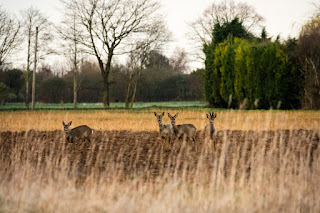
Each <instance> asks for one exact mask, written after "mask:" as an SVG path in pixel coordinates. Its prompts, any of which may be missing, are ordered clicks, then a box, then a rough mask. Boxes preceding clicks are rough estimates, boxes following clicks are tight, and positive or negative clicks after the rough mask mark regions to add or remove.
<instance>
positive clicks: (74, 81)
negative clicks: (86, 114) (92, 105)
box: [73, 67, 78, 109]
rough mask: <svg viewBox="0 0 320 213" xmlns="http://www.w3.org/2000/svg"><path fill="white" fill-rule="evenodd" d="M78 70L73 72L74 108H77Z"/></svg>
mask: <svg viewBox="0 0 320 213" xmlns="http://www.w3.org/2000/svg"><path fill="white" fill-rule="evenodd" d="M77 86H78V82H77V68H76V67H75V70H74V71H73V108H74V109H76V108H77Z"/></svg>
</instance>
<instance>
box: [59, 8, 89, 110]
mask: <svg viewBox="0 0 320 213" xmlns="http://www.w3.org/2000/svg"><path fill="white" fill-rule="evenodd" d="M70 12H71V13H70ZM64 17H65V19H64V20H63V21H62V23H61V25H60V26H59V27H58V28H57V29H58V33H59V34H60V36H61V38H62V39H61V46H62V49H63V53H64V55H65V56H66V57H67V58H68V60H69V61H70V62H71V67H72V68H71V69H72V72H73V107H74V108H77V93H78V77H77V76H78V69H79V65H80V62H81V60H82V53H83V52H84V50H83V48H82V46H81V43H80V38H81V33H82V32H81V29H82V28H81V26H79V25H80V23H79V22H78V19H77V17H76V14H75V13H74V11H70V10H69V11H68V10H66V11H65V13H64Z"/></svg>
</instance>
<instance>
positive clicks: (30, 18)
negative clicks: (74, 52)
mask: <svg viewBox="0 0 320 213" xmlns="http://www.w3.org/2000/svg"><path fill="white" fill-rule="evenodd" d="M21 15H22V17H23V32H24V35H25V38H26V42H27V67H26V68H27V72H26V79H25V80H26V99H25V105H26V108H27V109H28V108H29V102H30V101H29V94H30V88H29V87H30V86H29V83H30V78H31V76H30V66H31V64H32V63H34V62H35V61H36V60H37V59H35V58H32V55H34V50H35V47H34V44H35V42H32V40H33V39H35V34H36V27H38V33H39V40H38V43H37V45H38V48H37V50H38V54H37V55H38V56H37V57H38V59H39V60H41V59H43V58H44V57H45V55H47V54H50V53H52V52H53V50H52V49H51V48H50V45H49V44H50V41H51V40H52V35H51V33H50V25H51V24H50V22H49V21H48V20H47V18H45V17H44V15H43V14H42V13H41V12H40V10H38V9H35V8H33V7H30V8H28V9H27V10H25V11H22V12H21ZM34 71H35V70H34Z"/></svg>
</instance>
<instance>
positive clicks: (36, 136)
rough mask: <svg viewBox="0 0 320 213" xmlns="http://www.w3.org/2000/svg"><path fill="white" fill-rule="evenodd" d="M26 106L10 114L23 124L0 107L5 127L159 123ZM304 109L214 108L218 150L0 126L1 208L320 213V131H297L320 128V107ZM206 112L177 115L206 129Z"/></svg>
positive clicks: (138, 116)
mask: <svg viewBox="0 0 320 213" xmlns="http://www.w3.org/2000/svg"><path fill="white" fill-rule="evenodd" d="M24 113H26V112H23V113H17V114H15V113H11V114H10V113H9V114H7V116H11V118H15V116H17V117H19V118H21V120H20V121H18V122H13V121H8V120H7V118H6V117H7V116H4V113H2V114H1V116H4V117H2V119H5V120H6V122H7V123H6V126H10V128H8V127H6V128H8V129H7V130H19V131H21V130H28V129H39V130H53V129H59V126H60V125H59V124H55V122H58V123H61V118H63V119H65V120H74V122H75V123H76V124H82V123H83V122H84V121H86V124H88V125H89V126H92V127H94V128H96V129H102V130H112V129H113V128H116V127H117V128H119V129H126V127H127V129H133V130H156V129H157V125H156V124H153V123H156V121H155V118H154V116H153V115H152V114H151V113H150V112H139V113H127V112H122V111H120V112H101V111H99V112H94V113H79V114H76V113H52V112H50V113H49V119H47V118H44V120H41V117H42V116H45V113H43V114H42V113H39V112H36V113H30V114H28V113H26V114H27V115H26V114H24ZM173 113H174V112H173ZM308 113H309V112H294V113H290V112H284V113H281V112H263V113H257V114H255V112H254V113H246V112H221V113H218V116H219V117H217V120H216V124H215V125H216V128H217V129H218V128H221V130H223V131H219V132H218V133H217V135H216V138H217V139H216V140H218V142H219V143H218V146H217V148H216V149H214V147H213V146H212V141H205V139H204V138H202V137H198V139H197V143H198V144H197V145H192V144H190V143H188V142H183V141H177V140H176V141H174V144H173V145H169V144H166V143H161V142H160V141H159V139H156V138H155V136H154V135H156V134H154V133H150V134H146V135H145V134H144V133H132V140H131V139H130V138H129V139H126V141H124V142H126V143H127V145H126V143H124V144H122V146H121V147H118V149H116V148H115V144H116V143H117V141H116V140H118V139H119V140H120V139H121V138H120V137H121V134H125V133H126V132H120V133H119V132H118V133H112V132H105V131H102V132H100V135H99V136H96V137H95V138H93V140H92V141H91V143H78V144H68V143H66V142H65V141H64V139H63V134H62V132H49V133H42V132H40V133H37V132H34V131H30V132H26V133H23V132H22V133H10V134H9V133H1V139H0V153H1V155H0V212H320V202H319V201H320V192H319V190H318V188H319V183H320V151H319V148H318V146H319V145H318V144H319V131H318V130H312V131H305V130H299V131H298V130H294V129H297V128H302V129H317V127H316V124H318V122H319V121H318V118H319V114H318V113H310V114H308ZM39 114H41V116H39ZM202 114H203V112H196V111H188V112H183V113H181V115H180V116H181V117H179V118H180V119H181V122H192V121H194V122H192V123H194V124H195V125H196V126H197V127H198V128H199V127H200V128H201V127H202V126H203V127H204V125H205V123H206V122H203V121H201V119H204V116H203V115H202ZM257 115H259V116H261V117H256V116H257ZM130 116H131V117H130ZM24 117H26V118H24ZM35 118H36V119H35ZM97 118H100V119H97ZM105 118H107V121H109V122H107V121H104V119H105ZM128 118H133V119H134V120H135V121H139V120H140V121H141V123H140V124H139V125H140V126H139V125H138V124H136V123H135V122H133V123H130V122H131V121H130V119H128ZM145 118H146V120H144V119H145ZM179 118H178V119H179ZM218 118H219V119H218ZM263 118H264V119H265V120H263ZM303 118H304V119H303ZM51 119H53V120H55V122H52V121H51ZM108 119H109V120H108ZM34 120H36V121H37V122H36V121H34ZM128 120H129V123H130V124H131V125H132V126H130V124H127V123H126V121H128ZM99 121H101V123H102V124H104V125H101V123H100V122H99ZM178 121H179V120H178ZM46 122H48V124H47V125H46ZM221 122H222V124H221ZM228 122H229V123H228ZM13 123H16V126H14V125H13ZM17 123H18V124H17ZM23 123H24V124H25V125H26V126H23ZM111 123H112V124H114V125H115V126H112V125H110V124H111ZM227 123H228V126H227ZM148 124H149V125H150V126H148ZM3 127H5V126H3ZM37 127H38V128H37ZM295 127H296V128H295ZM19 128H21V129H19ZM226 129H227V130H226ZM232 129H241V130H244V131H228V130H232ZM274 129H292V130H288V131H273V132H270V130H274ZM248 130H250V131H248ZM251 130H255V131H251ZM257 130H259V131H257ZM260 130H267V132H266V131H260ZM268 131H269V132H268ZM113 134H116V135H113ZM134 134H142V135H141V137H140V136H139V137H138V136H137V137H135V136H134ZM146 136H148V137H146ZM117 138H118V139H117ZM150 138H151V139H152V140H150ZM149 140H150V141H149ZM85 150H86V151H85ZM84 153H85V154H84ZM128 153H131V154H132V155H131V156H124V155H127V154H128ZM141 155H143V156H141ZM141 158H143V159H144V161H142V162H140V159H141ZM124 159H126V160H124ZM145 159H146V160H145ZM155 162H157V163H155ZM126 168H129V170H126ZM153 171H157V174H156V175H152V172H153Z"/></svg>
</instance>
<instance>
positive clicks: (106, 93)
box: [100, 49, 113, 108]
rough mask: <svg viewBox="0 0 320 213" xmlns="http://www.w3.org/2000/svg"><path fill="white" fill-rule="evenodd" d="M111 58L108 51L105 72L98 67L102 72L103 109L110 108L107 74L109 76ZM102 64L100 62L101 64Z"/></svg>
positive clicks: (110, 51) (111, 53) (110, 52)
mask: <svg viewBox="0 0 320 213" xmlns="http://www.w3.org/2000/svg"><path fill="white" fill-rule="evenodd" d="M112 56H113V50H112V49H110V50H109V54H108V61H107V64H106V68H105V70H104V69H103V66H102V67H101V66H100V69H101V68H102V70H101V72H102V76H103V87H102V89H103V106H104V108H109V107H110V99H109V95H110V93H109V89H110V87H109V74H110V70H111V61H112ZM101 64H102V62H101Z"/></svg>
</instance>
